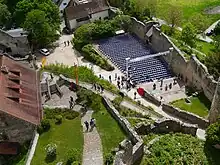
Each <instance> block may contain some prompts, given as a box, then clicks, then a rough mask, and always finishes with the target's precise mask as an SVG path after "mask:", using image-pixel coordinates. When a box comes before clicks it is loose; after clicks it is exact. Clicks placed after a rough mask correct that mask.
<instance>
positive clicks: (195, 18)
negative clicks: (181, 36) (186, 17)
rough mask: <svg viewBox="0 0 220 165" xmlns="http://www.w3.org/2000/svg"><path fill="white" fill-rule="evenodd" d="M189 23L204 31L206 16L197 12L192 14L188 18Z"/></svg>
mask: <svg viewBox="0 0 220 165" xmlns="http://www.w3.org/2000/svg"><path fill="white" fill-rule="evenodd" d="M190 23H191V24H192V25H193V26H194V27H196V29H198V30H200V31H204V30H206V28H207V24H208V18H207V17H205V16H204V15H203V14H200V13H197V14H195V15H192V17H191V18H190Z"/></svg>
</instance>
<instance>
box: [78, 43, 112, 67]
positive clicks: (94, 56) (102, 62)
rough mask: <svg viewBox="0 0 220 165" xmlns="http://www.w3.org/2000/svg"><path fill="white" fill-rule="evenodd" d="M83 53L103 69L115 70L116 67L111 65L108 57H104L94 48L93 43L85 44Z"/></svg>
mask: <svg viewBox="0 0 220 165" xmlns="http://www.w3.org/2000/svg"><path fill="white" fill-rule="evenodd" d="M82 53H83V55H84V58H85V59H86V60H88V61H90V62H92V63H94V64H95V65H98V66H100V67H101V68H102V69H105V70H107V71H112V70H114V67H113V66H111V65H110V64H109V63H108V62H107V60H106V59H104V58H102V57H101V56H100V55H99V54H98V53H97V52H96V51H95V50H94V49H93V46H92V45H91V44H88V45H85V46H83V48H82Z"/></svg>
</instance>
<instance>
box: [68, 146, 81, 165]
mask: <svg viewBox="0 0 220 165" xmlns="http://www.w3.org/2000/svg"><path fill="white" fill-rule="evenodd" d="M66 157H67V162H66V164H67V165H71V164H73V163H75V164H77V162H78V161H79V160H80V153H79V151H78V150H76V149H70V150H69V151H68V152H67V155H66Z"/></svg>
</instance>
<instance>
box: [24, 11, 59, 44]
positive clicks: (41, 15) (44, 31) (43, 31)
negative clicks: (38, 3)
mask: <svg viewBox="0 0 220 165" xmlns="http://www.w3.org/2000/svg"><path fill="white" fill-rule="evenodd" d="M23 27H24V29H25V30H26V31H27V32H28V33H29V36H28V37H29V41H30V42H31V44H32V45H34V46H35V47H43V46H45V45H48V44H50V43H52V42H54V41H55V40H56V39H57V33H56V30H55V29H54V28H53V27H52V26H51V25H50V24H49V23H48V21H47V19H46V13H45V12H44V11H41V10H32V11H31V12H29V13H28V14H27V17H26V20H25V22H24V26H23Z"/></svg>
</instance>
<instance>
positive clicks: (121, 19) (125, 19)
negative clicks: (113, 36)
mask: <svg viewBox="0 0 220 165" xmlns="http://www.w3.org/2000/svg"><path fill="white" fill-rule="evenodd" d="M112 23H113V24H114V25H115V26H118V25H119V26H120V27H121V28H122V29H124V30H125V31H129V29H130V25H131V17H130V16H129V15H117V16H116V17H115V18H114V20H113V22H112Z"/></svg>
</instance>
